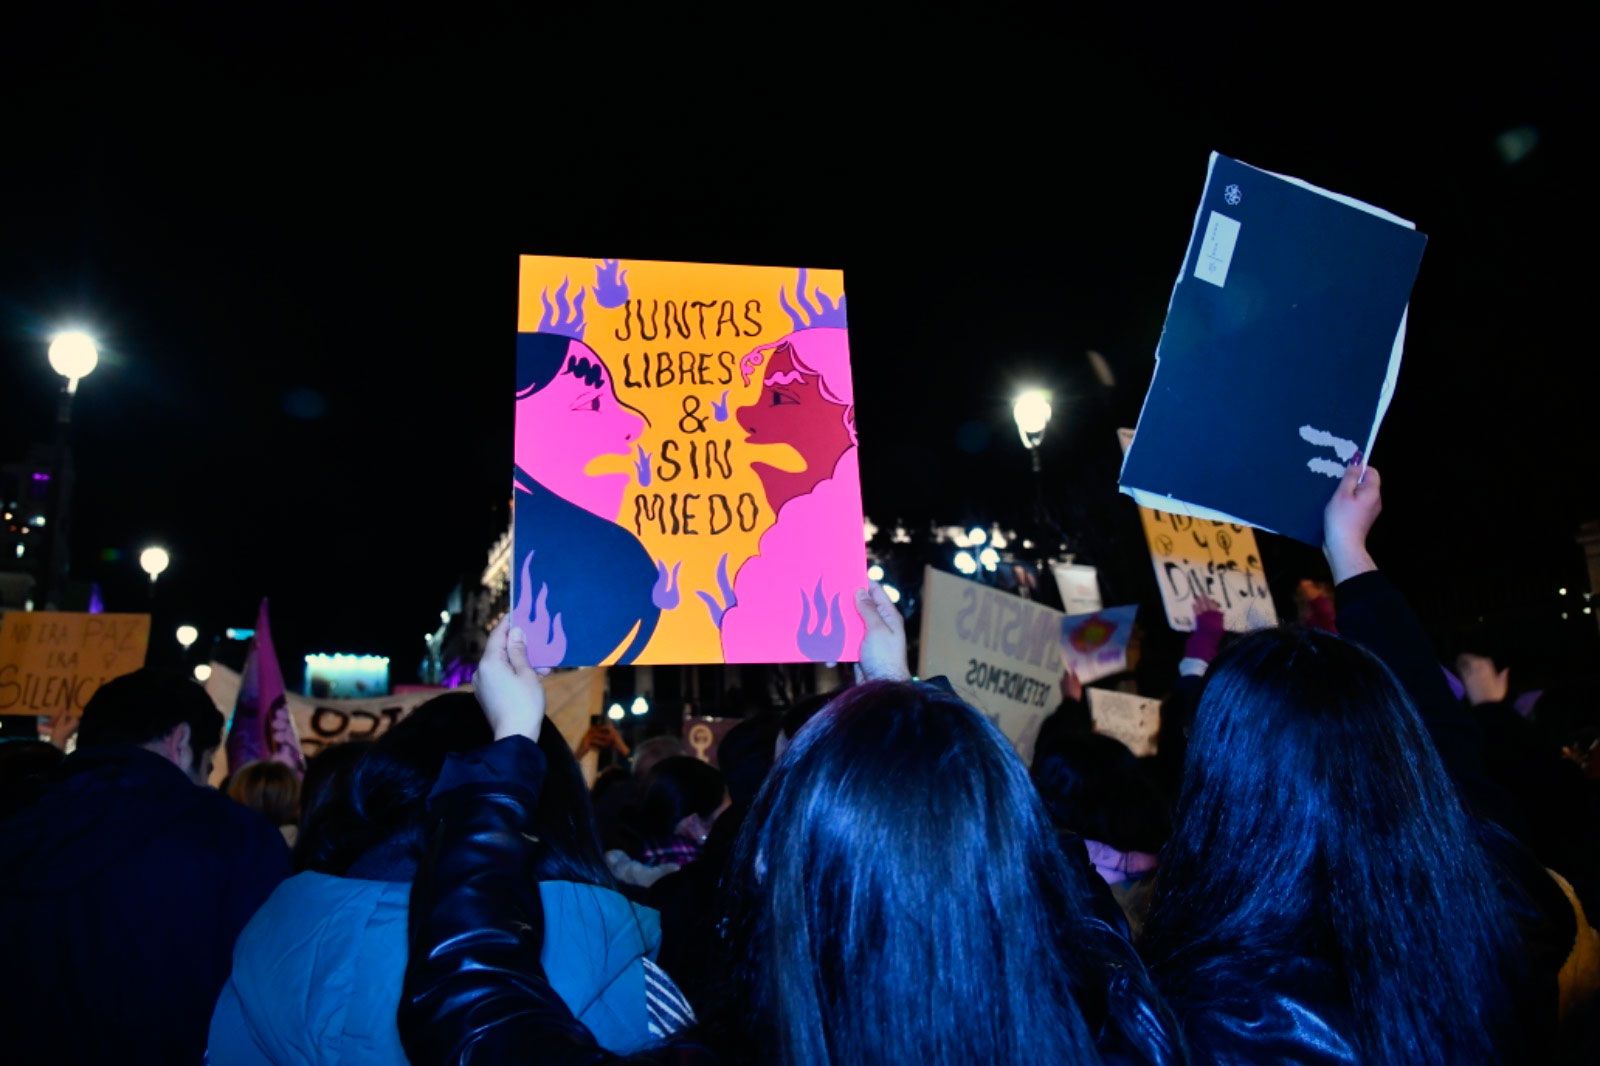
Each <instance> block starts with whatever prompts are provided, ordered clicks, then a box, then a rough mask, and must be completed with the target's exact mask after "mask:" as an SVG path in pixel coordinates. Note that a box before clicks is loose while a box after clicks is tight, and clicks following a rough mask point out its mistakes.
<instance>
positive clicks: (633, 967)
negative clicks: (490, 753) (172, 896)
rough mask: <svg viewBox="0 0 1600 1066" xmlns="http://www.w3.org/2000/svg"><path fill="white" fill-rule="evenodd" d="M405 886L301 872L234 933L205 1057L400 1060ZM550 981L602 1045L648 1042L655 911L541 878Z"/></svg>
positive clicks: (224, 1064) (628, 1048) (623, 1048)
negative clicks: (647, 962) (648, 972)
mask: <svg viewBox="0 0 1600 1066" xmlns="http://www.w3.org/2000/svg"><path fill="white" fill-rule="evenodd" d="M410 895H411V885H410V883H409V882H397V881H367V880H361V879H359V878H352V877H331V876H329V875H327V874H319V873H302V874H298V875H296V876H294V877H291V878H290V879H289V880H287V881H285V882H284V883H283V884H282V885H280V886H279V887H278V890H277V891H276V892H274V893H273V895H272V897H271V898H270V899H268V900H267V902H266V903H265V904H264V905H263V906H262V908H261V909H260V910H259V911H257V912H256V915H255V917H254V918H252V919H251V921H250V924H249V925H247V926H246V927H245V930H244V932H243V933H241V934H240V936H239V940H238V944H237V946H236V947H235V949H234V955H233V976H232V977H230V978H229V979H228V983H227V985H226V987H224V989H223V991H222V998H221V999H220V1000H219V1001H218V1003H217V1009H216V1013H215V1014H214V1015H213V1016H212V1019H211V1041H210V1048H209V1051H208V1056H209V1060H210V1061H211V1062H212V1063H215V1064H217V1066H234V1064H251V1066H255V1064H260V1063H274V1064H289V1063H292V1064H296V1066H300V1064H304V1066H337V1064H345V1063H376V1064H388V1063H405V1062H406V1056H405V1052H404V1051H403V1050H402V1049H401V1047H400V1034H399V1032H398V1031H397V1029H396V1028H395V1012H396V1010H397V1009H398V1008H399V1005H400V986H401V983H402V981H403V980H404V978H405V969H406V911H407V904H408V901H409V897H410ZM539 897H540V899H541V901H542V902H543V904H544V909H545V942H544V948H543V952H542V955H541V960H542V961H543V963H544V966H545V969H546V971H547V972H548V973H549V975H550V983H551V985H552V986H554V988H555V990H556V992H557V993H558V994H559V995H560V996H561V999H562V1000H563V1001H564V1002H565V1003H566V1004H567V1006H568V1007H569V1008H570V1009H571V1010H572V1012H573V1013H574V1014H576V1015H577V1016H578V1018H579V1020H581V1021H582V1022H583V1024H584V1025H586V1026H587V1027H588V1028H589V1030H590V1031H591V1032H593V1033H594V1036H595V1039H597V1040H598V1041H599V1042H600V1043H601V1044H602V1045H603V1046H605V1047H606V1048H607V1049H609V1050H611V1051H614V1052H618V1053H621V1054H627V1053H629V1052H633V1051H637V1050H639V1049H640V1048H642V1047H645V1046H647V1045H649V1044H650V1043H652V1039H651V1037H650V1033H649V1029H648V1027H647V1026H648V1014H647V1010H646V1006H645V976H644V961H643V960H644V959H645V958H647V957H649V958H651V959H653V958H654V956H655V954H656V950H657V948H658V947H659V946H660V942H661V932H660V921H659V919H658V917H657V915H656V912H655V911H653V910H649V909H647V908H644V907H640V906H637V905H635V904H633V903H630V902H629V901H628V900H626V899H624V898H623V897H622V896H620V895H618V894H617V893H615V892H611V891H608V890H606V889H603V888H596V887H594V886H592V885H581V884H574V883H571V882H567V881H546V882H543V883H541V884H540V885H539Z"/></svg>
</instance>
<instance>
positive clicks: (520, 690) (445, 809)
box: [399, 623, 704, 1066]
mask: <svg viewBox="0 0 1600 1066" xmlns="http://www.w3.org/2000/svg"><path fill="white" fill-rule="evenodd" d="M476 688H477V693H478V699H479V702H480V703H481V704H482V705H483V708H484V713H485V715H486V716H487V717H488V719H489V723H490V725H491V726H492V727H493V729H494V735H495V743H494V744H492V745H490V746H489V747H487V748H484V749H482V750H480V751H477V752H472V753H470V754H467V755H453V756H451V757H450V758H449V759H448V760H446V762H445V766H444V770H443V772H442V773H441V774H440V776H439V780H438V783H437V784H436V785H435V786H434V789H433V795H432V796H431V797H430V801H429V802H430V806H431V808H432V810H431V812H430V830H429V848H428V854H427V856H426V857H425V858H424V860H423V863H422V866H421V868H420V869H419V870H418V872H417V879H416V881H415V883H414V884H413V885H412V889H411V913H410V944H411V950H410V959H409V961H408V963H407V966H406V979H405V990H404V993H403V994H402V996H401V1000H400V1013H399V1023H400V1038H401V1042H402V1043H403V1044H404V1046H405V1049H406V1054H407V1056H408V1057H409V1058H410V1060H411V1061H412V1062H413V1063H416V1064H419V1066H420V1064H424V1063H459V1064H466V1063H496V1064H500V1063H517V1062H527V1063H534V1062H538V1063H554V1064H557V1066H576V1064H590V1063H605V1062H614V1061H617V1059H616V1056H614V1055H612V1054H611V1053H609V1052H607V1051H606V1050H605V1049H604V1048H602V1047H600V1046H599V1045H598V1044H597V1043H596V1042H595V1039H594V1037H593V1036H592V1035H591V1034H590V1032H589V1030H588V1029H586V1028H585V1027H584V1026H583V1025H582V1023H580V1022H579V1021H578V1020H577V1018H575V1017H574V1016H573V1014H572V1012H571V1010H569V1009H568V1008H567V1005H566V1003H564V1002H563V1001H562V1000H561V997H560V996H558V995H557V994H556V992H555V990H554V989H553V988H551V986H550V982H549V980H548V978H547V977H546V975H545V972H544V967H543V965H542V964H541V963H540V961H539V955H540V951H541V949H542V948H543V946H544V908H543V906H542V905H541V903H540V899H539V887H538V882H537V881H536V880H535V878H534V874H533V863H534V858H535V849H536V848H537V847H538V844H537V842H536V841H535V840H534V839H533V838H532V837H531V836H530V835H529V832H530V830H531V828H532V825H533V811H534V807H535V805H536V804H537V802H538V799H539V789H540V787H541V786H542V784H543V782H544V775H545V760H544V753H543V752H541V751H540V750H539V747H538V745H537V744H536V743H535V739H536V738H537V737H538V735H539V729H540V727H541V724H542V722H543V719H544V693H543V690H542V689H541V687H540V685H539V680H538V676H537V673H536V672H535V671H534V669H533V668H532V667H531V666H529V665H528V659H527V651H526V648H525V646H524V644H523V642H522V640H521V634H520V633H519V632H515V631H513V632H507V627H506V625H505V624H504V623H503V624H502V625H501V626H500V628H499V629H497V630H496V631H495V633H494V634H492V635H491V637H490V639H489V645H488V648H487V649H486V650H485V652H484V661H483V663H482V664H481V665H480V667H479V673H478V676H477V686H476ZM632 1061H641V1062H679V1063H687V1062H699V1061H704V1060H703V1057H702V1056H701V1054H700V1053H699V1052H698V1051H697V1049H694V1048H672V1049H662V1050H661V1051H659V1052H656V1053H651V1054H647V1055H645V1056H639V1057H636V1058H635V1059H634V1060H632Z"/></svg>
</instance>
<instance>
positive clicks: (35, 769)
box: [0, 740, 67, 818]
mask: <svg viewBox="0 0 1600 1066" xmlns="http://www.w3.org/2000/svg"><path fill="white" fill-rule="evenodd" d="M66 757H67V756H66V753H65V752H63V751H62V750H61V749H60V748H58V747H56V746H55V745H54V744H51V743H49V742H47V741H43V740H6V741H0V818H6V817H8V816H10V814H11V813H12V812H13V811H16V810H20V809H21V808H23V807H25V806H27V805H28V804H29V803H31V802H33V801H34V800H36V799H37V798H38V797H39V796H40V795H41V794H42V793H43V792H44V791H45V789H46V788H47V787H48V782H49V774H50V771H52V770H54V769H55V768H56V767H58V766H60V765H61V760H63V759H65V758H66Z"/></svg>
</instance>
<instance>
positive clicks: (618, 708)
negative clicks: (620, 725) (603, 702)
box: [606, 703, 628, 722]
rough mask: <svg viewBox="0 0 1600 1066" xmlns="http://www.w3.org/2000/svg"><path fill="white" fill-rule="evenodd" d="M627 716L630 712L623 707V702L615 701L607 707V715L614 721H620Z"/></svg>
mask: <svg viewBox="0 0 1600 1066" xmlns="http://www.w3.org/2000/svg"><path fill="white" fill-rule="evenodd" d="M627 716H628V712H627V711H625V710H623V709H622V704H620V703H613V704H612V705H611V706H610V707H607V708H606V717H607V718H609V719H611V720H612V721H613V722H620V721H622V720H623V719H624V718H626V717H627Z"/></svg>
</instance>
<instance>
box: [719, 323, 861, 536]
mask: <svg viewBox="0 0 1600 1066" xmlns="http://www.w3.org/2000/svg"><path fill="white" fill-rule="evenodd" d="M746 358H747V359H749V358H750V357H749V356H747V357H746ZM761 373H762V380H763V382H764V383H765V385H766V387H765V388H763V389H762V390H761V397H760V399H758V400H757V401H756V402H755V404H754V405H752V406H750V407H741V408H739V410H738V412H737V418H738V422H739V425H741V426H743V427H744V429H745V430H746V431H747V432H748V438H747V439H748V440H749V441H750V443H752V444H788V445H792V446H793V447H794V449H795V450H796V451H797V452H799V453H800V455H801V457H802V458H803V459H804V460H805V463H806V465H805V469H804V470H801V471H799V472H797V473H788V472H786V471H783V470H778V469H776V468H775V467H772V466H768V465H767V464H766V463H761V462H757V463H755V464H754V468H755V472H756V476H757V477H759V478H760V479H761V487H762V488H763V489H764V490H765V491H766V494H767V502H768V504H769V505H770V506H771V507H772V509H773V510H774V511H777V510H779V509H780V508H782V507H783V505H784V504H785V503H787V502H789V501H790V500H792V499H794V498H795V497H796V496H803V495H805V494H806V493H808V492H810V491H811V490H812V489H814V488H816V487H817V483H818V482H820V481H822V480H823V479H824V478H827V477H831V476H832V475H833V468H834V465H835V464H836V463H837V462H838V461H839V456H841V455H843V454H844V451H845V449H846V448H848V447H850V431H849V430H848V429H847V428H846V427H845V423H844V413H845V409H844V408H843V407H841V406H840V405H839V404H837V403H834V402H833V401H832V400H830V399H828V398H827V397H826V396H824V395H823V394H822V381H821V378H819V377H818V376H817V375H816V374H814V373H810V372H807V371H802V370H800V369H799V368H798V367H796V366H795V361H794V346H793V345H791V344H790V343H789V342H788V341H780V342H778V343H777V344H776V345H774V346H773V347H772V348H771V349H769V350H768V353H767V356H766V359H765V365H764V366H762V368H761Z"/></svg>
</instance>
